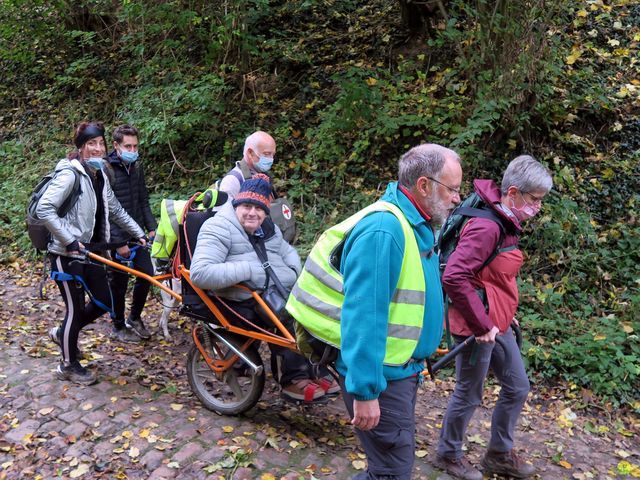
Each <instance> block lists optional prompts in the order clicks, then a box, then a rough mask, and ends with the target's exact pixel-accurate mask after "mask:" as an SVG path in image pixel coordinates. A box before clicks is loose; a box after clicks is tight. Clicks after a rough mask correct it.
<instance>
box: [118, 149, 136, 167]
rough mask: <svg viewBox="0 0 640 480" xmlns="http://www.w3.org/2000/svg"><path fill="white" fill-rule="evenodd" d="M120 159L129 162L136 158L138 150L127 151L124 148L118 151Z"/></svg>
mask: <svg viewBox="0 0 640 480" xmlns="http://www.w3.org/2000/svg"><path fill="white" fill-rule="evenodd" d="M120 159H121V160H122V161H123V162H124V163H127V164H131V163H133V162H135V161H136V160H138V152H127V151H126V150H123V151H122V152H120Z"/></svg>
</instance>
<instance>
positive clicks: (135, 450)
mask: <svg viewBox="0 0 640 480" xmlns="http://www.w3.org/2000/svg"><path fill="white" fill-rule="evenodd" d="M129 456H130V457H131V458H136V457H138V456H140V450H139V449H138V448H136V447H131V448H130V449H129Z"/></svg>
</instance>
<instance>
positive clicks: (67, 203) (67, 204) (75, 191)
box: [57, 168, 82, 217]
mask: <svg viewBox="0 0 640 480" xmlns="http://www.w3.org/2000/svg"><path fill="white" fill-rule="evenodd" d="M65 170H71V171H72V172H73V175H74V180H73V188H72V189H71V194H70V195H69V196H68V197H67V198H66V199H65V200H64V202H62V205H60V208H59V209H58V212H57V213H58V216H59V217H64V216H65V215H66V214H67V213H69V210H71V207H73V206H74V205H75V203H76V202H77V201H78V197H79V196H80V194H81V193H82V191H81V189H80V173H79V172H78V171H77V170H76V169H75V168H69V169H65Z"/></svg>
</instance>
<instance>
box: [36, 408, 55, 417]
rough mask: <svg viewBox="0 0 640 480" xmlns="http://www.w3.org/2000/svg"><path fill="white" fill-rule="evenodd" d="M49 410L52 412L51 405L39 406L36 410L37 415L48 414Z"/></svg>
mask: <svg viewBox="0 0 640 480" xmlns="http://www.w3.org/2000/svg"><path fill="white" fill-rule="evenodd" d="M51 412H53V407H47V408H41V409H40V410H38V415H42V416H44V415H49V414H50V413H51Z"/></svg>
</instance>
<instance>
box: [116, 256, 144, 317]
mask: <svg viewBox="0 0 640 480" xmlns="http://www.w3.org/2000/svg"><path fill="white" fill-rule="evenodd" d="M112 256H113V258H114V259H115V251H114V252H112ZM115 261H116V262H118V263H120V264H124V263H125V262H124V261H119V260H115ZM132 268H134V269H136V270H138V271H139V272H142V273H146V274H147V275H153V264H152V263H151V255H150V254H149V251H148V250H147V249H146V248H139V249H138V250H136V255H135V257H134V258H133V267H132ZM128 284H129V274H128V273H125V272H121V271H120V270H113V271H112V274H111V291H112V292H113V310H114V315H115V317H114V319H113V324H114V326H115V327H116V328H122V327H124V307H125V297H126V295H127V286H128ZM150 288H151V284H150V283H149V282H147V281H146V280H144V279H142V278H140V277H136V280H135V283H134V284H133V298H132V299H131V311H130V312H129V317H130V318H140V314H141V313H142V310H143V309H144V304H145V302H146V301H147V295H148V294H149V290H150Z"/></svg>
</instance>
